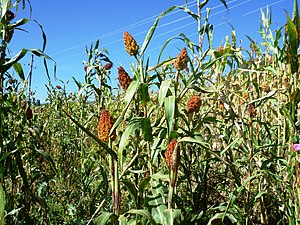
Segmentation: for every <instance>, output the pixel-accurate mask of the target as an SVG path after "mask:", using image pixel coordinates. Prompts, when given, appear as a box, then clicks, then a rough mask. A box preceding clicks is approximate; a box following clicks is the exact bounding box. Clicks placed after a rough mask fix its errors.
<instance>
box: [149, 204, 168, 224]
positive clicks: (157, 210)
mask: <svg viewBox="0 0 300 225" xmlns="http://www.w3.org/2000/svg"><path fill="white" fill-rule="evenodd" d="M166 209H167V206H166V205H159V206H157V207H153V208H152V209H151V214H152V216H153V218H154V219H155V221H156V223H158V224H164V221H165V216H164V213H163V212H164V211H165V210H166Z"/></svg>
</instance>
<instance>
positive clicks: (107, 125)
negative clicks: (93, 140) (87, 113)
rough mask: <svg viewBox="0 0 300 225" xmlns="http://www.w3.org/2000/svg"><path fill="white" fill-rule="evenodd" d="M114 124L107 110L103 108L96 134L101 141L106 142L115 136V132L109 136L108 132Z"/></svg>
mask: <svg viewBox="0 0 300 225" xmlns="http://www.w3.org/2000/svg"><path fill="white" fill-rule="evenodd" d="M113 125H114V120H113V118H112V117H111V116H110V114H109V112H108V111H107V110H106V109H103V110H102V112H101V115H100V118H99V122H98V134H99V139H100V140H101V141H103V142H108V139H109V138H110V139H111V140H112V141H114V140H115V138H116V132H114V133H113V134H111V135H110V136H109V132H110V130H111V128H112V126H113Z"/></svg>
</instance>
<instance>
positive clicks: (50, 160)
mask: <svg viewBox="0 0 300 225" xmlns="http://www.w3.org/2000/svg"><path fill="white" fill-rule="evenodd" d="M35 151H36V152H37V153H39V154H40V155H41V156H43V157H44V158H45V159H46V160H47V161H49V163H50V164H51V166H52V167H53V170H54V171H55V172H57V170H56V168H55V163H54V161H53V159H52V157H51V156H50V154H49V153H48V152H45V151H44V150H41V149H35Z"/></svg>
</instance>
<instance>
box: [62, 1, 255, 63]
mask: <svg viewBox="0 0 300 225" xmlns="http://www.w3.org/2000/svg"><path fill="white" fill-rule="evenodd" d="M236 1H238V0H232V1H230V2H228V3H227V5H230V4H231V3H234V2H236ZM249 1H251V0H245V1H244V2H242V3H238V4H237V5H234V6H232V7H228V9H223V10H221V11H219V12H216V13H214V14H212V15H211V16H216V15H218V14H220V13H223V12H225V11H227V10H231V9H233V8H236V7H238V6H241V5H243V4H245V3H247V2H249ZM222 6H223V4H219V5H217V6H214V7H211V8H210V9H211V10H214V9H217V8H219V7H222ZM203 11H204V10H203ZM187 18H190V16H185V17H184V18H183V19H187ZM183 19H182V18H180V19H177V20H175V21H171V22H168V23H164V24H161V25H159V26H157V28H156V29H159V28H161V27H165V26H167V25H171V24H173V23H175V22H179V21H181V20H183ZM202 20H203V19H202ZM195 23H196V21H193V22H191V23H188V24H186V25H184V26H181V27H178V28H176V29H173V30H171V31H168V32H165V33H164V34H162V35H160V36H163V35H166V34H168V33H171V32H173V31H176V30H179V29H181V28H184V27H187V26H190V25H192V24H195ZM147 32H148V30H144V31H141V32H138V33H134V34H132V35H133V36H134V37H137V36H138V35H141V34H145V33H147ZM160 36H157V35H156V36H154V37H153V39H154V38H157V37H160ZM120 42H123V38H120V39H118V40H115V41H111V42H109V43H108V44H106V45H105V46H110V45H113V44H116V43H120ZM81 46H82V45H81ZM73 49H74V48H70V50H73ZM83 53H84V52H80V53H75V54H72V55H68V56H65V57H62V58H60V60H64V59H68V58H71V57H74V56H78V55H81V54H83Z"/></svg>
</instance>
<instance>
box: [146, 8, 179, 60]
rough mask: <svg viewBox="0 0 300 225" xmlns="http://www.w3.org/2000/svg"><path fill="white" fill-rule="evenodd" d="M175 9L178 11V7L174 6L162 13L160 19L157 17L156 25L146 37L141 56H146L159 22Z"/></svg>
mask: <svg viewBox="0 0 300 225" xmlns="http://www.w3.org/2000/svg"><path fill="white" fill-rule="evenodd" d="M174 9H176V6H173V7H171V8H169V9H168V10H167V11H165V12H163V13H161V14H160V15H159V17H157V19H156V20H155V21H154V24H153V25H152V27H151V28H150V29H149V31H148V33H147V35H146V37H145V40H144V42H143V45H142V47H141V56H142V55H143V54H144V52H145V50H146V48H147V46H148V44H149V42H150V40H151V38H152V36H153V34H154V31H155V29H156V27H157V24H158V22H159V21H160V19H161V18H162V17H164V16H165V15H166V14H168V13H169V12H171V11H173V10H174Z"/></svg>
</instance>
